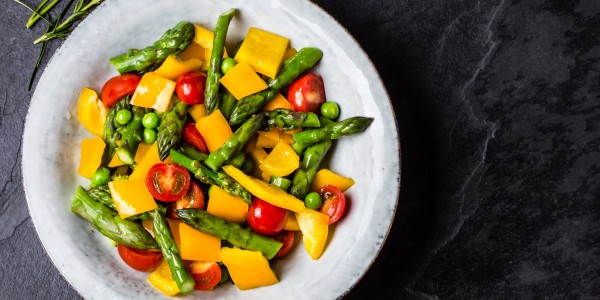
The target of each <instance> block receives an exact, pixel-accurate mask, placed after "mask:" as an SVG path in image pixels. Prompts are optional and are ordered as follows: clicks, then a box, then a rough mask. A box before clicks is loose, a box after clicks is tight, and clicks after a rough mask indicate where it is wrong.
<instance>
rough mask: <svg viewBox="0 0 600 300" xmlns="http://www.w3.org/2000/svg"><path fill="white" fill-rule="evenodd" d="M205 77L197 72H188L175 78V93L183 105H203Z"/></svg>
mask: <svg viewBox="0 0 600 300" xmlns="http://www.w3.org/2000/svg"><path fill="white" fill-rule="evenodd" d="M205 88H206V75H204V73H202V72H198V71H189V72H186V73H183V74H181V75H179V77H177V85H176V88H175V93H176V94H177V97H179V99H181V101H182V102H183V103H185V104H202V103H204V89H205Z"/></svg>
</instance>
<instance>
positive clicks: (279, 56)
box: [71, 9, 373, 295]
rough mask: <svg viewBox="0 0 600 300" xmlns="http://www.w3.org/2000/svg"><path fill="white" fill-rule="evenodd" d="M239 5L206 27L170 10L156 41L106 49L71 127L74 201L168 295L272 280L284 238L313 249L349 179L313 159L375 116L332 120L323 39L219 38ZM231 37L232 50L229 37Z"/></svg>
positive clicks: (257, 32)
mask: <svg viewBox="0 0 600 300" xmlns="http://www.w3.org/2000/svg"><path fill="white" fill-rule="evenodd" d="M236 13H237V11H236V10H235V9H232V10H229V11H227V12H225V13H223V14H221V15H220V16H219V19H218V21H217V24H216V25H215V27H214V31H210V30H209V29H207V28H203V27H201V26H198V25H194V24H192V23H189V22H180V23H179V24H177V25H176V26H175V27H173V28H171V29H169V30H167V31H166V32H165V33H164V34H163V36H162V37H160V39H158V40H157V41H156V42H154V44H152V45H151V46H148V47H146V48H144V49H130V50H129V51H127V52H125V53H124V54H122V55H119V56H116V57H113V58H111V59H110V63H111V64H112V65H113V66H114V67H115V68H116V70H117V71H118V72H119V73H120V75H118V76H115V77H113V78H110V79H109V80H108V81H106V83H105V84H104V86H103V87H102V90H101V91H100V97H98V94H97V93H96V91H94V90H91V89H89V88H83V90H82V92H81V95H80V97H79V102H78V117H79V120H80V122H81V124H82V125H83V126H84V127H85V128H86V129H87V130H88V131H89V133H91V134H92V135H94V136H96V137H93V138H88V139H84V140H82V141H81V160H80V164H79V169H78V173H79V174H80V175H81V176H83V177H85V178H88V179H91V184H90V187H89V188H87V189H85V188H84V187H81V186H80V187H78V189H77V190H76V192H75V196H74V199H73V202H72V205H71V210H72V211H73V212H74V213H75V214H77V215H78V216H80V217H81V218H83V219H84V220H86V221H88V222H89V223H90V224H91V226H92V227H94V228H95V229H97V230H98V231H99V232H100V233H102V234H103V235H105V236H106V237H108V238H109V239H110V240H112V241H114V242H115V243H116V244H117V250H118V253H119V255H120V257H121V258H122V259H123V261H124V262H125V263H126V264H127V265H128V266H130V267H131V268H133V269H135V270H137V271H140V272H150V274H149V276H148V282H149V283H150V284H151V285H152V286H154V287H155V288H156V289H158V290H159V291H161V292H162V293H164V294H166V295H176V294H179V293H181V294H187V293H190V292H191V291H193V290H194V289H196V290H212V289H214V288H215V287H217V285H218V284H219V283H225V282H228V281H232V282H233V283H234V284H235V285H236V286H237V287H238V288H239V289H242V290H245V289H252V288H257V287H261V286H267V285H272V284H275V283H277V282H278V279H277V274H275V273H274V272H273V270H272V269H271V267H270V262H271V261H272V260H276V259H278V258H281V257H284V256H286V255H287V254H288V253H289V252H290V251H291V250H292V248H293V245H294V239H295V238H296V237H298V236H302V239H303V244H304V248H305V250H306V251H307V253H308V254H309V255H310V256H311V257H312V258H313V259H318V258H319V257H320V256H321V254H322V253H323V251H324V247H325V242H326V240H327V235H328V228H329V226H330V225H332V224H334V223H336V222H338V221H339V220H340V219H341V218H343V215H344V211H345V207H346V198H345V196H344V191H345V190H347V189H348V188H350V187H351V186H352V185H353V184H354V181H353V180H352V179H351V178H347V177H344V176H342V175H340V174H338V173H336V172H334V171H333V170H329V169H325V168H322V166H321V162H322V161H323V159H324V158H325V157H326V155H327V154H328V152H329V150H330V148H331V145H332V142H333V140H336V139H339V138H342V137H345V136H349V135H353V134H357V133H360V132H362V131H364V130H366V129H367V128H368V127H369V125H370V124H371V122H372V121H373V119H372V118H368V117H352V118H348V119H345V120H337V118H338V115H339V112H340V107H339V106H338V105H337V104H336V103H335V102H331V101H326V95H325V85H324V82H323V79H322V78H321V77H320V76H319V75H318V74H316V73H314V72H312V71H311V69H312V68H313V67H314V66H315V65H316V64H317V63H318V62H319V61H320V60H321V58H322V56H323V53H322V52H321V50H319V49H317V48H311V47H306V48H302V49H299V50H296V49H294V48H290V42H289V39H288V38H286V37H282V36H280V35H277V34H276V33H273V32H270V31H267V30H264V29H259V28H250V29H249V31H248V33H247V35H246V36H245V38H244V39H243V41H241V42H240V43H239V44H238V46H236V47H235V49H226V48H225V38H226V35H227V31H228V28H229V25H230V23H231V21H232V20H233V19H234V17H235V15H236ZM228 50H229V51H228Z"/></svg>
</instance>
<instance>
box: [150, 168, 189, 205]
mask: <svg viewBox="0 0 600 300" xmlns="http://www.w3.org/2000/svg"><path fill="white" fill-rule="evenodd" d="M146 187H147V188H148V191H149V192H150V194H152V197H154V198H156V199H158V200H160V201H164V202H173V201H177V200H179V199H181V198H183V196H185V194H187V192H188V189H189V188H190V173H189V172H188V170H187V169H186V168H184V167H182V166H180V165H178V164H165V163H158V164H156V165H154V166H152V168H150V170H149V171H148V175H146Z"/></svg>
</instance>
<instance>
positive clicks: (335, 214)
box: [319, 184, 346, 224]
mask: <svg viewBox="0 0 600 300" xmlns="http://www.w3.org/2000/svg"><path fill="white" fill-rule="evenodd" d="M319 194H321V198H323V206H321V212H322V213H324V214H327V215H329V224H333V223H335V222H337V221H338V220H339V219H340V218H341V217H342V216H343V215H344V211H346V196H344V193H342V191H340V189H338V188H337V187H335V186H333V185H331V184H326V185H324V186H323V187H321V189H320V190H319Z"/></svg>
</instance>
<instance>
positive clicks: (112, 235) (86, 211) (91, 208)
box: [71, 186, 158, 249]
mask: <svg viewBox="0 0 600 300" xmlns="http://www.w3.org/2000/svg"><path fill="white" fill-rule="evenodd" d="M71 211H73V212H74V213H76V214H78V215H79V216H81V217H82V218H84V219H85V220H87V221H88V222H89V223H90V224H91V225H92V226H93V227H94V228H96V230H98V231H99V232H100V233H102V234H103V235H105V236H106V237H108V238H109V239H111V240H113V241H116V242H117V243H119V244H123V245H125V246H127V247H131V248H136V249H157V248H158V244H157V243H156V241H155V240H154V239H153V238H152V236H150V234H149V233H148V232H147V231H146V229H144V227H142V225H140V224H138V223H135V222H133V221H129V220H123V219H121V218H120V217H119V216H118V215H117V213H116V212H114V211H113V210H111V209H110V208H108V207H106V205H104V204H102V203H100V202H97V201H95V200H94V199H92V198H91V197H90V196H89V195H88V194H87V193H86V191H85V190H84V189H83V188H82V187H81V186H79V187H78V188H77V190H76V191H75V197H74V198H73V201H72V203H71Z"/></svg>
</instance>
